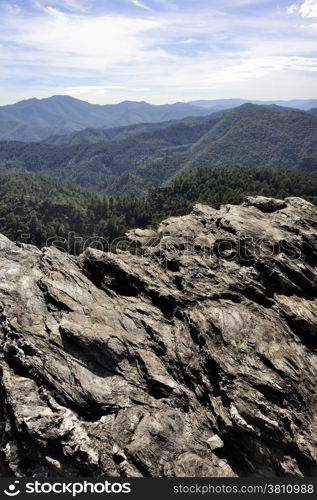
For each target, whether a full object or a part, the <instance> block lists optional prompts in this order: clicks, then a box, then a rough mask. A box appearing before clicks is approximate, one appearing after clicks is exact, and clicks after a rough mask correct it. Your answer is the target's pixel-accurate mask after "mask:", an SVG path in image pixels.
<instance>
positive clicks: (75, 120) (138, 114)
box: [0, 96, 210, 141]
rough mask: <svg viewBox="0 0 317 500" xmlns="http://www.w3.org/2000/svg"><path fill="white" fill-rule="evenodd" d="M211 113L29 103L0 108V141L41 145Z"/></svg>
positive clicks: (66, 101)
mask: <svg viewBox="0 0 317 500" xmlns="http://www.w3.org/2000/svg"><path fill="white" fill-rule="evenodd" d="M208 113H210V111H208V110H206V109H203V108H200V107H197V106H193V105H190V104H185V103H175V104H166V105H162V106H155V105H152V104H148V103H146V102H132V101H125V102H122V103H119V104H110V105H105V106H100V105H97V104H89V103H87V102H84V101H81V100H79V99H75V98H73V97H69V96H53V97H50V98H47V99H29V100H26V101H21V102H19V103H17V104H13V105H9V106H2V107H0V140H25V141H40V140H43V139H45V138H46V137H48V136H49V135H53V134H63V133H65V131H68V133H69V132H71V131H76V130H82V129H84V128H87V127H94V128H97V127H116V126H124V125H131V124H136V123H146V122H149V123H150V122H153V123H155V122H162V121H167V120H172V119H181V118H184V117H186V116H191V115H193V116H196V115H198V116H199V115H204V114H208Z"/></svg>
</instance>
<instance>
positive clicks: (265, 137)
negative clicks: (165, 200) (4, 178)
mask: <svg viewBox="0 0 317 500" xmlns="http://www.w3.org/2000/svg"><path fill="white" fill-rule="evenodd" d="M143 127H145V128H143V129H142V133H137V134H135V129H134V128H133V130H132V134H134V135H131V136H130V137H125V138H123V139H121V140H112V141H110V142H109V141H108V142H98V143H97V144H78V145H73V146H55V145H47V144H25V143H18V142H3V143H0V173H10V172H29V173H33V174H41V175H49V176H51V177H58V178H61V179H63V180H67V181H71V182H75V183H77V184H80V185H81V186H84V187H89V188H94V189H96V190H99V191H102V192H105V193H107V194H111V195H123V194H127V193H129V192H134V193H136V194H143V193H145V192H146V191H147V190H148V189H152V188H156V187H159V186H161V185H162V184H164V183H165V182H167V181H168V180H170V179H172V177H173V176H174V175H175V174H176V173H177V172H179V171H181V170H184V169H186V168H189V167H199V166H203V165H210V164H214V165H217V164H218V165H228V164H229V165H230V164H237V165H241V166H271V167H274V168H291V169H294V168H298V169H305V170H310V171H313V170H315V169H317V118H316V117H314V116H312V115H311V114H309V113H305V112H302V111H296V110H288V109H285V108H279V107H276V106H256V105H252V104H245V105H243V106H240V107H239V108H235V109H233V110H229V111H223V112H219V113H213V114H211V115H210V116H208V117H205V118H201V117H200V118H193V119H186V120H181V121H176V122H175V121H174V122H169V123H165V124H162V125H160V126H158V127H157V128H153V127H152V126H150V127H149V128H147V126H143ZM144 130H146V131H144ZM112 133H113V134H114V136H115V134H119V136H120V133H123V134H124V135H123V136H125V135H128V134H129V132H128V131H127V130H123V131H122V130H121V131H119V132H118V130H116V131H114V132H112Z"/></svg>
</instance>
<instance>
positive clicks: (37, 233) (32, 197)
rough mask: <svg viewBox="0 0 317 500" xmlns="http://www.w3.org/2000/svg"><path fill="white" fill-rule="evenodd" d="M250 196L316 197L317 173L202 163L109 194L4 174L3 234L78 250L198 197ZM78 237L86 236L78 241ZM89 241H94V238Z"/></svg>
mask: <svg viewBox="0 0 317 500" xmlns="http://www.w3.org/2000/svg"><path fill="white" fill-rule="evenodd" d="M247 195H264V196H274V197H278V198H284V197H286V196H290V195H293V196H301V197H303V198H306V199H308V200H310V201H312V202H316V201H317V172H312V173H306V172H305V173H301V172H289V171H286V170H274V169H270V168H243V169H241V168H240V167H238V166H231V167H212V166H209V167H202V168H196V169H192V170H187V171H185V172H183V173H181V174H179V175H178V176H176V178H175V179H174V180H173V182H171V183H170V184H169V185H168V186H166V187H163V188H159V189H155V190H152V191H150V192H149V193H148V194H147V195H145V196H143V197H136V196H135V195H133V194H131V195H128V196H125V197H111V196H110V197H109V196H106V195H102V194H98V193H95V192H93V191H89V190H87V189H83V188H80V187H78V186H76V185H74V184H70V183H66V182H62V181H60V180H56V179H50V178H48V177H43V176H33V175H23V174H11V175H3V176H0V233H2V234H5V235H6V236H8V237H9V238H12V239H14V240H17V241H22V242H25V243H29V242H31V241H32V242H34V243H36V244H37V245H39V246H43V245H45V244H46V243H47V240H48V239H51V240H50V242H49V244H51V243H52V241H53V240H54V241H55V242H56V244H57V246H59V247H63V248H65V249H67V250H69V251H70V252H72V253H78V252H80V251H81V250H82V246H83V242H84V241H85V240H87V239H88V238H91V237H96V236H98V237H102V238H105V239H106V240H107V241H112V240H113V239H115V238H118V237H121V236H123V235H124V233H125V232H126V231H127V230H128V229H131V228H133V227H141V228H146V227H149V226H153V227H156V225H157V224H158V223H159V222H160V221H161V220H162V219H164V218H166V217H168V216H171V215H184V214H186V213H189V212H190V210H191V208H192V206H193V205H194V204H195V203H196V202H201V203H205V204H208V205H210V206H213V207H216V208H218V207H219V206H220V205H221V204H224V203H241V201H242V200H243V198H244V197H245V196H247ZM70 233H72V234H70ZM76 237H81V238H83V240H82V241H78V240H77V242H76V240H75V238H76ZM61 238H64V239H65V241H61ZM87 244H89V245H94V244H93V242H92V241H91V240H90V241H88V242H87Z"/></svg>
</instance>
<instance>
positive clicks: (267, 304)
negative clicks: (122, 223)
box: [0, 197, 317, 477]
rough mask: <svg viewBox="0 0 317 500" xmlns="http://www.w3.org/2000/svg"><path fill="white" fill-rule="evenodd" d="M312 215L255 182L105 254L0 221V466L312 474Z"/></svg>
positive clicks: (24, 472)
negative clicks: (18, 235)
mask: <svg viewBox="0 0 317 500" xmlns="http://www.w3.org/2000/svg"><path fill="white" fill-rule="evenodd" d="M316 229H317V210H316V207H314V206H313V205H312V204H310V203H308V202H306V201H304V200H302V199H299V198H288V199H286V200H285V201H284V200H272V199H265V198H262V197H259V198H248V199H246V200H245V202H244V204H243V205H242V206H231V205H226V206H223V207H221V209H220V210H214V209H212V208H210V207H207V206H202V205H196V206H195V208H194V210H193V212H192V213H191V214H190V215H187V216H185V217H178V218H170V219H168V220H165V221H163V222H162V224H161V225H160V227H159V228H158V232H157V237H156V235H155V233H154V232H151V234H150V237H149V233H148V232H146V231H145V232H142V231H138V232H136V231H131V233H130V238H131V240H132V247H133V248H134V249H135V250H136V251H132V250H131V252H122V251H121V252H120V253H118V254H114V253H103V252H101V251H98V250H94V249H87V250H86V251H85V253H84V254H82V255H81V256H80V257H72V256H70V255H67V254H64V253H61V252H59V251H58V250H57V249H54V248H45V249H43V250H39V249H37V248H35V247H33V246H28V245H17V244H15V243H12V242H10V241H9V240H8V239H7V238H5V237H4V236H1V237H0V344H1V351H0V367H1V368H0V370H1V381H0V398H1V409H0V412H1V415H0V432H1V444H0V448H1V450H0V470H1V475H9V474H11V475H16V476H73V475H82V476H112V477H115V476H128V477H142V476H177V477H189V476H202V477H208V476H216V477H228V476H246V475H255V476H283V475H293V476H309V475H316V473H317V467H316V463H317V446H316V444H317V443H316V440H317V411H316V410H317V408H316V407H317V403H316V380H317V363H316V353H317V307H316V306H317V280H316V265H317V235H316ZM143 236H144V238H145V240H146V241H145V240H144V243H145V245H144V246H143V247H142V238H143Z"/></svg>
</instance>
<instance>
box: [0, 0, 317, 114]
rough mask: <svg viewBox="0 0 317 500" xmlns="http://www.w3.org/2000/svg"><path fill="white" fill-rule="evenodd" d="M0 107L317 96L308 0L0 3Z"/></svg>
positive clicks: (316, 54)
mask: <svg viewBox="0 0 317 500" xmlns="http://www.w3.org/2000/svg"><path fill="white" fill-rule="evenodd" d="M0 61H1V73H0V104H7V103H13V102H16V101H19V100H21V99H26V98H30V97H35V96H36V97H39V98H42V97H48V96H50V95H54V94H68V95H72V96H74V97H77V98H79V99H84V100H87V101H89V102H94V103H100V104H105V103H113V102H119V101H122V100H125V99H131V100H146V101H149V102H152V103H158V104H159V103H163V102H175V101H187V100H193V99H215V98H231V97H241V98H249V99H292V98H313V97H315V98H316V97H317V0H280V1H271V0H266V1H261V0H230V1H229V0H171V1H170V0H62V1H59V0H11V1H9V0H0Z"/></svg>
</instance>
